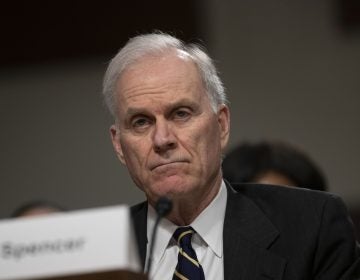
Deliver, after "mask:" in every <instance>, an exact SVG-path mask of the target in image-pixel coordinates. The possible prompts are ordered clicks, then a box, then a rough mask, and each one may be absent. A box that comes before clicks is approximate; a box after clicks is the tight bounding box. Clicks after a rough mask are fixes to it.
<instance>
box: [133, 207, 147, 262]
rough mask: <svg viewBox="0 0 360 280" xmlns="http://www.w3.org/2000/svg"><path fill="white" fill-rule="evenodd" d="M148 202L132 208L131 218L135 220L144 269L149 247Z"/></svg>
mask: <svg viewBox="0 0 360 280" xmlns="http://www.w3.org/2000/svg"><path fill="white" fill-rule="evenodd" d="M147 208H148V206H147V202H143V203H141V204H138V205H135V206H133V207H131V216H132V219H133V224H134V229H135V235H136V241H137V245H138V250H139V257H140V260H141V264H142V267H143V268H144V267H145V259H146V246H147V242H148V240H147Z"/></svg>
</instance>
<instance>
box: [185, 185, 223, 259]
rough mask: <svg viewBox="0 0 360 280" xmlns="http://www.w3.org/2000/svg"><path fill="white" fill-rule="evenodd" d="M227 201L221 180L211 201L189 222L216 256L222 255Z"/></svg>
mask: <svg viewBox="0 0 360 280" xmlns="http://www.w3.org/2000/svg"><path fill="white" fill-rule="evenodd" d="M226 201H227V189H226V186H225V183H224V181H222V183H221V186H220V190H219V192H218V194H217V195H216V197H215V198H214V199H213V201H212V202H211V203H210V204H209V205H208V206H207V207H206V208H205V209H204V210H203V211H202V212H201V213H200V215H199V216H198V217H197V218H196V219H195V220H194V221H193V222H192V223H191V226H192V227H193V228H194V229H195V231H196V232H197V233H198V234H199V235H200V236H201V238H202V239H203V240H204V241H205V243H206V244H208V245H209V247H210V248H211V250H213V251H214V253H215V254H216V255H217V256H218V257H222V255H223V228H224V218H225V210H226Z"/></svg>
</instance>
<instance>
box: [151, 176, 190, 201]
mask: <svg viewBox="0 0 360 280" xmlns="http://www.w3.org/2000/svg"><path fill="white" fill-rule="evenodd" d="M151 189H152V191H153V193H154V194H156V196H157V197H161V196H166V197H168V198H176V197H182V196H184V195H188V194H189V193H191V191H192V189H193V185H192V184H189V182H186V181H184V180H179V179H175V180H174V178H168V180H164V181H162V182H157V183H156V184H154V185H153V187H152V188H151Z"/></svg>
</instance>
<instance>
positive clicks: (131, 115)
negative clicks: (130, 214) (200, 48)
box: [111, 51, 229, 204]
mask: <svg viewBox="0 0 360 280" xmlns="http://www.w3.org/2000/svg"><path fill="white" fill-rule="evenodd" d="M116 92H117V104H116V105H117V119H118V122H117V124H116V125H113V126H112V127H111V135H112V140H113V145H114V147H115V150H116V152H117V154H118V157H119V159H120V160H121V162H122V163H124V164H125V165H126V166H127V168H128V170H129V172H130V175H131V176H132V178H133V180H134V182H135V183H136V184H137V186H138V187H139V188H141V189H142V190H143V191H144V192H145V193H146V196H147V198H148V199H149V201H150V203H152V204H154V203H155V202H156V201H157V199H158V198H159V197H160V196H165V195H166V196H168V197H170V198H172V199H174V200H176V199H183V198H185V199H189V198H191V197H193V198H204V197H205V196H206V195H209V193H211V192H212V189H215V188H216V187H218V186H219V185H220V181H221V168H220V166H221V153H222V150H223V149H224V147H225V146H226V144H227V142H228V136H229V111H228V108H227V107H226V106H225V105H222V106H219V108H218V112H217V113H214V111H213V110H212V108H211V105H210V102H209V98H208V96H207V94H206V92H205V89H204V86H203V83H202V81H201V78H200V76H199V73H198V70H197V68H196V66H195V65H194V64H193V62H192V61H190V60H189V59H188V58H186V57H184V56H180V55H178V54H177V53H176V52H175V51H174V52H172V53H169V54H167V55H164V56H162V57H152V56H145V57H144V58H143V59H141V60H140V61H139V62H136V63H135V64H133V65H132V66H130V67H129V68H127V69H126V70H125V71H124V72H123V74H122V75H121V77H120V79H119V81H118V83H117V88H116ZM216 190H217V189H216Z"/></svg>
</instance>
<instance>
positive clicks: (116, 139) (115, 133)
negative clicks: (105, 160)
mask: <svg viewBox="0 0 360 280" xmlns="http://www.w3.org/2000/svg"><path fill="white" fill-rule="evenodd" d="M110 136H111V141H112V144H113V147H114V150H115V153H116V155H117V157H118V159H119V160H120V161H121V163H122V164H125V165H126V163H125V159H124V154H123V150H122V147H121V143H120V131H119V129H118V128H117V126H116V125H115V124H113V125H112V126H111V127H110Z"/></svg>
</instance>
